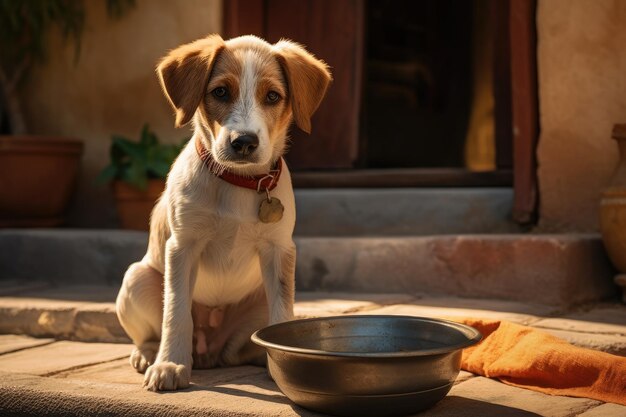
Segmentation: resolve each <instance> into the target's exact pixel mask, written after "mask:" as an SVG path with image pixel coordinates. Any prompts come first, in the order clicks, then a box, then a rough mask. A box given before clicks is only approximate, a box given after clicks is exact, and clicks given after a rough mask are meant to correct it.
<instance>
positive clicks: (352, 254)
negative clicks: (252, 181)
mask: <svg viewBox="0 0 626 417" xmlns="http://www.w3.org/2000/svg"><path fill="white" fill-rule="evenodd" d="M295 240H296V245H297V247H298V257H297V265H296V282H297V289H299V290H309V291H319V290H324V291H351V292H396V293H407V294H415V293H425V294H439V295H449V296H463V297H479V298H495V299H506V300H515V301H523V302H538V303H545V304H550V305H558V306H570V305H575V304H579V303H583V302H588V301H596V300H601V299H605V298H608V297H614V296H616V295H617V293H618V289H617V287H616V286H615V284H614V283H613V281H612V276H613V273H614V272H613V269H612V267H611V265H610V263H609V261H608V259H607V257H606V255H605V252H604V249H603V246H602V242H601V240H600V238H599V236H598V235H586V234H580V235H578V234H566V235H533V234H506V235H438V236H413V237H409V236H405V237H403V236H395V237H306V236H300V237H296V239H295ZM146 245H147V234H146V233H142V232H127V231H117V230H61V229H54V230H1V231H0V280H4V281H8V280H14V281H16V282H18V283H24V282H27V283H31V284H30V285H37V283H38V282H42V283H44V284H46V283H47V284H52V285H67V284H73V285H109V286H115V285H117V284H119V283H120V282H121V279H122V276H123V274H124V271H125V270H126V268H127V267H128V265H129V264H131V263H132V262H135V261H137V260H139V259H141V258H142V256H143V254H144V253H145V249H146Z"/></svg>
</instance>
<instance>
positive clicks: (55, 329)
mask: <svg viewBox="0 0 626 417" xmlns="http://www.w3.org/2000/svg"><path fill="white" fill-rule="evenodd" d="M114 295H115V289H112V288H109V289H108V290H107V289H105V288H93V287H91V288H87V287H73V288H59V289H53V290H43V291H42V290H29V291H25V292H22V293H20V294H19V296H16V295H13V296H10V297H9V296H5V297H0V331H1V332H3V333H22V335H11V334H4V335H0V393H2V395H0V416H5V415H42V414H45V415H115V416H131V415H137V416H153V415H159V416H194V415H204V416H206V415H210V416H217V417H221V416H316V415H319V414H316V413H313V412H310V411H307V410H305V409H302V408H300V407H298V406H295V405H293V404H292V403H291V402H290V401H289V400H288V399H287V398H286V397H284V396H283V395H282V394H281V393H280V391H279V390H278V388H277V387H276V385H275V384H274V383H273V382H272V381H271V380H270V379H269V377H268V376H267V373H266V370H265V369H264V368H259V367H253V366H242V367H236V368H223V369H213V370H205V371H193V374H192V386H191V387H190V388H189V389H186V390H183V391H179V392H175V393H152V392H147V391H145V390H143V389H142V388H141V381H142V375H140V374H137V373H135V372H134V371H133V370H132V369H131V367H130V365H129V364H128V355H129V353H130V350H131V345H129V344H127V343H104V342H123V341H125V340H126V339H125V338H124V336H123V332H122V333H120V328H119V324H118V323H117V321H116V320H115V315H114V313H113V305H112V300H113V298H112V297H114ZM296 314H297V315H298V316H301V317H313V316H325V315H338V314H408V315H417V316H430V317H451V318H453V317H465V316H471V317H486V318H497V319H504V320H510V321H514V322H516V323H521V324H526V325H530V326H534V327H537V328H541V329H543V330H545V331H547V332H550V333H553V334H556V335H558V336H561V337H564V338H566V339H568V340H570V341H571V342H572V343H575V344H578V345H581V346H588V347H592V348H596V349H601V350H604V351H608V352H611V353H615V354H620V355H626V306H624V305H621V304H618V303H608V302H607V303H598V304H593V305H586V306H582V307H579V308H577V309H573V310H567V311H562V310H558V309H556V308H553V307H550V306H545V305H530V304H522V303H515V302H504V301H497V300H495V301H494V300H479V299H462V298H446V297H428V296H419V295H398V294H342V293H300V294H299V295H298V302H297V304H296ZM33 334H36V335H38V336H41V337H40V338H34V337H31V336H29V335H33ZM44 336H47V337H44ZM58 339H71V340H58ZM85 340H92V341H96V340H97V341H98V342H92V343H85V342H83V341H85ZM418 415H419V416H434V417H438V416H470V417H471V416H480V417H492V416H493V417H496V416H498V417H500V416H504V417H508V416H550V417H552V416H554V417H574V416H581V417H617V416H620V417H622V416H626V407H624V406H620V405H616V404H609V403H606V404H604V403H602V402H599V401H595V400H591V399H584V398H571V397H561V396H550V395H545V394H541V393H538V392H534V391H530V390H525V389H521V388H516V387H512V386H508V385H505V384H502V383H500V382H498V381H496V380H492V379H488V378H484V377H480V376H475V375H473V374H470V373H467V372H461V374H460V375H459V378H458V379H457V381H456V384H455V386H454V387H453V388H452V390H451V392H450V393H449V394H448V396H447V397H446V398H445V399H444V400H442V401H441V402H440V403H438V404H437V405H436V406H435V407H433V408H432V409H430V410H427V411H425V412H423V413H420V414H418Z"/></svg>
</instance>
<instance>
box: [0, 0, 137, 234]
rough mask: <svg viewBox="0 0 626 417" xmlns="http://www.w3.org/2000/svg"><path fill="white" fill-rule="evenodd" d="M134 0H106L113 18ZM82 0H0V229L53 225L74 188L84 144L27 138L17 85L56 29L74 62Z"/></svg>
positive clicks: (60, 219) (42, 57) (53, 138)
mask: <svg viewBox="0 0 626 417" xmlns="http://www.w3.org/2000/svg"><path fill="white" fill-rule="evenodd" d="M133 2H134V0H107V3H106V4H107V9H108V12H109V15H110V16H112V17H117V16H121V15H122V14H123V12H124V11H125V10H126V9H127V6H129V5H132V4H133ZM84 20H85V10H84V0H38V1H12V0H0V227H21V226H40V227H42V226H56V225H59V224H61V223H62V222H63V214H64V212H65V210H66V208H67V206H68V203H69V200H70V197H71V194H72V191H73V189H74V186H75V184H76V178H77V175H78V169H79V162H80V157H81V155H82V152H83V143H82V141H80V140H77V139H74V138H67V137H59V136H39V135H32V134H30V135H29V134H28V126H27V124H26V121H25V118H24V114H23V112H22V107H21V103H20V97H19V87H20V84H21V83H22V82H23V80H24V78H25V77H26V75H27V74H28V72H29V70H30V69H31V68H32V67H33V66H34V65H36V64H38V63H41V62H43V61H44V60H45V57H46V52H47V51H46V48H47V46H48V42H47V41H46V40H47V34H48V33H49V30H50V28H51V27H52V26H57V27H58V28H59V29H60V30H61V32H62V34H63V36H64V39H65V40H66V41H72V42H73V43H74V46H75V56H76V59H78V56H79V55H78V53H79V51H80V40H81V34H82V31H83V26H84Z"/></svg>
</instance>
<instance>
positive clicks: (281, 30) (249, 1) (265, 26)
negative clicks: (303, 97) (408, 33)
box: [224, 0, 364, 170]
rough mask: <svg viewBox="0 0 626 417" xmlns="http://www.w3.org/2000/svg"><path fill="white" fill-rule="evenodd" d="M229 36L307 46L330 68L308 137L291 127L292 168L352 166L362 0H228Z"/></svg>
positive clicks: (355, 146) (355, 145)
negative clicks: (330, 78)
mask: <svg viewBox="0 0 626 417" xmlns="http://www.w3.org/2000/svg"><path fill="white" fill-rule="evenodd" d="M224 7H225V10H224V14H225V19H224V34H225V36H226V37H233V36H239V35H246V34H253V35H258V36H260V37H262V38H264V39H266V40H267V41H268V42H271V43H274V42H276V41H278V40H279V39H281V38H288V39H292V40H295V41H297V42H300V43H302V44H304V45H305V46H306V47H307V49H308V50H309V51H310V52H312V53H313V54H315V55H316V56H317V57H319V58H321V59H323V60H324V61H325V62H326V63H327V64H328V65H329V66H330V68H331V72H332V73H333V82H332V84H331V85H330V88H329V90H328V94H327V96H326V98H325V100H324V101H323V102H322V104H321V106H320V108H319V109H318V111H317V113H316V114H315V116H314V117H313V119H312V126H313V128H312V132H311V135H310V137H309V135H307V134H305V133H304V132H302V131H300V130H298V129H297V128H295V126H294V128H293V129H292V135H291V136H292V145H291V149H290V151H289V153H288V155H287V162H288V163H289V166H290V168H292V169H295V170H304V169H319V168H350V167H353V166H354V162H355V160H356V159H357V155H358V144H359V115H360V111H361V79H362V54H363V21H364V20H363V8H364V2H363V1H361V0H341V1H337V0H298V1H292V0H229V1H226V2H224Z"/></svg>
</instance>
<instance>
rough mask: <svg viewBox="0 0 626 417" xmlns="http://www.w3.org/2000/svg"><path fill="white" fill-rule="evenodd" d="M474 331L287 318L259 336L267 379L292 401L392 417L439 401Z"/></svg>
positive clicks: (429, 322)
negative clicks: (263, 348) (266, 359)
mask: <svg viewBox="0 0 626 417" xmlns="http://www.w3.org/2000/svg"><path fill="white" fill-rule="evenodd" d="M481 337H482V336H481V334H480V332H478V330H476V329H474V328H472V327H469V326H465V325H463V324H458V323H453V322H449V321H445V320H437V319H430V318H422V317H408V316H341V317H325V318H317V319H305V320H295V321H290V322H286V323H281V324H276V325H273V326H269V327H266V328H264V329H261V330H259V331H258V332H256V333H254V334H253V335H252V341H253V342H254V343H256V344H258V345H261V346H263V347H265V348H266V349H267V353H268V368H269V372H270V375H271V376H272V378H274V381H275V382H276V384H277V385H278V387H279V388H280V390H281V391H282V392H283V393H284V394H285V395H286V396H287V397H288V398H289V399H291V400H292V401H293V402H294V403H296V404H298V405H300V406H302V407H305V408H308V409H311V410H315V411H320V412H323V413H327V414H334V415H339V416H398V415H406V414H411V413H415V412H417V411H420V410H424V409H426V408H429V407H431V406H432V405H434V404H435V403H436V402H437V401H439V400H441V399H442V398H443V397H445V396H446V394H447V393H448V391H449V390H450V388H451V387H452V384H453V383H454V380H455V379H456V377H457V376H458V374H459V370H460V367H461V351H462V349H463V348H465V347H468V346H471V345H473V344H475V343H478V342H479V341H480V339H481Z"/></svg>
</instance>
